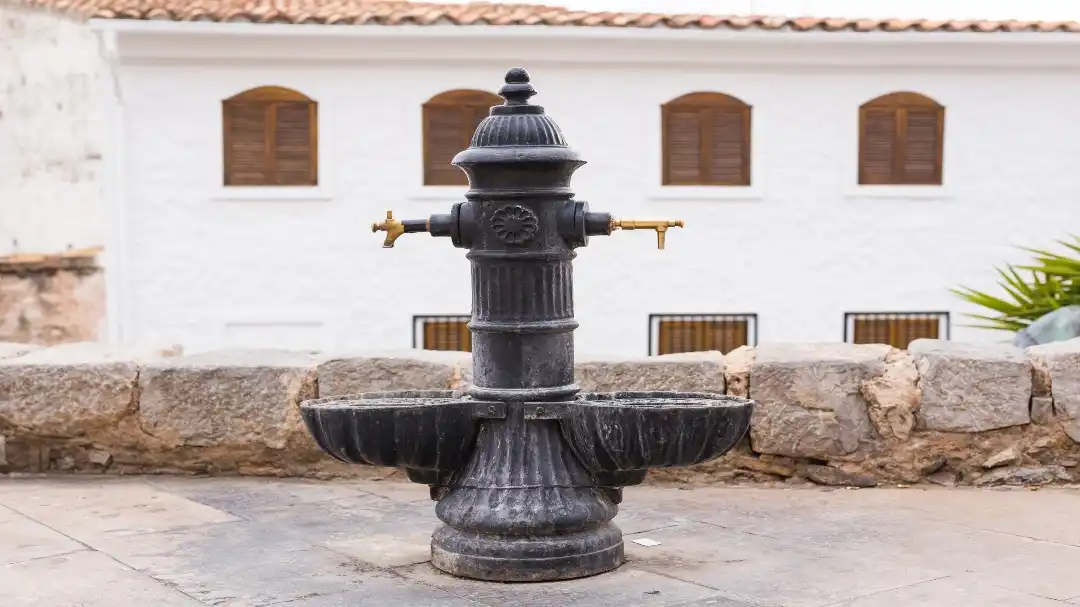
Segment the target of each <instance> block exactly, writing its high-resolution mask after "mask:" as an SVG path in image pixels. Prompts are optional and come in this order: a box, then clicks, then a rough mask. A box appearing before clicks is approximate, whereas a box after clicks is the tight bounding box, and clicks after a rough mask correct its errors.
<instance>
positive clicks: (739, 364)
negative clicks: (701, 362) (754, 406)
mask: <svg viewBox="0 0 1080 607" xmlns="http://www.w3.org/2000/svg"><path fill="white" fill-rule="evenodd" d="M753 364H754V346H739V347H738V348H735V349H734V350H732V351H731V352H728V353H727V354H726V355H725V356H724V383H725V384H726V385H727V393H728V395H729V396H738V397H739V398H750V367H751V366H753Z"/></svg>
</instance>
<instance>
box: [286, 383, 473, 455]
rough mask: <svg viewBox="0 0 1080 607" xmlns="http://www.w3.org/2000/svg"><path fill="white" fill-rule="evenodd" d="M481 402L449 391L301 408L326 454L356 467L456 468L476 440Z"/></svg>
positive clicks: (341, 399)
mask: <svg viewBox="0 0 1080 607" xmlns="http://www.w3.org/2000/svg"><path fill="white" fill-rule="evenodd" d="M475 406H476V405H475V403H474V402H473V401H472V399H470V398H469V397H467V396H461V395H460V393H457V392H451V391H449V390H412V391H405V392H367V393H364V394H352V395H347V396H332V397H329V398H320V399H317V400H309V401H304V402H303V403H301V404H300V413H301V414H302V415H303V417H304V423H306V424H307V427H308V430H309V431H310V432H311V435H312V436H313V437H314V438H315V442H317V443H318V444H319V447H321V448H322V450H323V451H325V452H326V453H328V454H330V455H331V456H333V457H334V458H335V459H338V460H341V461H343V462H346V463H350V464H371V465H374V466H393V467H407V468H413V469H417V470H454V469H457V468H459V467H460V466H462V465H463V464H464V463H465V461H466V458H467V457H468V456H469V453H470V452H471V451H472V447H473V442H474V441H475V439H476V431H477V422H476V419H475V416H474V411H475Z"/></svg>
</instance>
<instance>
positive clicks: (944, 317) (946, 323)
mask: <svg viewBox="0 0 1080 607" xmlns="http://www.w3.org/2000/svg"><path fill="white" fill-rule="evenodd" d="M878 316H880V317H885V318H886V319H887V318H888V317H893V316H899V317H910V319H912V320H914V319H915V317H925V316H936V317H937V320H938V337H937V339H945V340H948V339H951V332H952V317H951V315H950V313H949V312H947V311H908V312H881V311H877V312H844V343H847V344H855V343H856V342H855V321H856V320H875V319H874V318H866V317H878ZM860 317H863V318H860ZM942 335H944V337H942ZM906 348H907V346H904V348H901V349H906Z"/></svg>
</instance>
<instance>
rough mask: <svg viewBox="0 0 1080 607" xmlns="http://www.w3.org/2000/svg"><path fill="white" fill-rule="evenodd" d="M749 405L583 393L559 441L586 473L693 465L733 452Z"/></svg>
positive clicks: (720, 398)
mask: <svg viewBox="0 0 1080 607" xmlns="http://www.w3.org/2000/svg"><path fill="white" fill-rule="evenodd" d="M753 409H754V403H753V401H750V400H747V399H745V398H738V397H734V396H724V395H721V394H713V393H707V392H607V393H604V392H592V393H582V394H579V395H578V398H577V400H576V401H575V402H573V404H571V406H569V407H567V412H566V414H565V415H564V416H563V417H562V419H561V421H560V424H561V426H562V432H563V437H564V438H566V442H567V443H569V444H570V447H571V448H572V449H573V451H574V454H575V455H577V457H578V459H579V460H580V461H581V463H582V464H583V465H584V466H585V468H586V469H588V470H589V471H590V472H592V473H594V474H597V475H600V476H605V475H611V473H614V472H627V471H632V470H644V469H647V468H668V467H673V466H692V465H694V464H699V463H701V462H705V461H709V460H711V459H715V458H717V457H720V456H721V455H723V454H724V453H727V452H728V451H729V450H731V449H732V448H733V447H734V446H735V445H736V444H738V442H739V441H740V440H742V438H743V437H744V436H745V435H746V433H747V431H748V430H749V429H750V415H751V413H752V412H753Z"/></svg>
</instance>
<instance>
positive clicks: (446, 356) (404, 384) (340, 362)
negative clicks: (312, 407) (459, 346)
mask: <svg viewBox="0 0 1080 607" xmlns="http://www.w3.org/2000/svg"><path fill="white" fill-rule="evenodd" d="M318 373H319V394H320V395H322V396H341V395H345V394H359V393H361V392H386V391H394V390H462V389H465V388H466V387H467V386H468V385H469V383H470V381H471V379H472V356H471V355H470V354H469V353H468V352H442V351H436V350H409V351H406V352H389V353H380V354H371V355H368V356H335V357H333V358H328V359H326V360H325V361H323V362H322V363H321V364H320V365H319V369H318Z"/></svg>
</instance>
